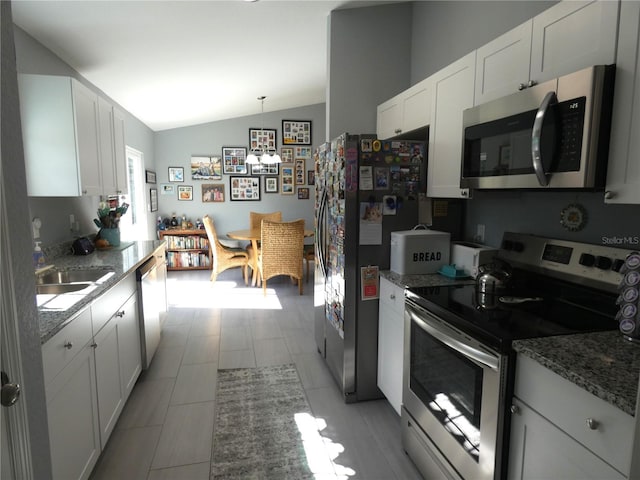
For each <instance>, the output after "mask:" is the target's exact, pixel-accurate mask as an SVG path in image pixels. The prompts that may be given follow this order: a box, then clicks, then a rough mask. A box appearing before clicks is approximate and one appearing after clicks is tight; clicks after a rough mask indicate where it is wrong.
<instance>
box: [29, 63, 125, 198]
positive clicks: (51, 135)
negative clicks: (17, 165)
mask: <svg viewBox="0 0 640 480" xmlns="http://www.w3.org/2000/svg"><path fill="white" fill-rule="evenodd" d="M19 93H20V112H21V117H22V134H23V142H24V155H25V169H26V176H27V193H28V195H29V196H32V197H77V196H81V195H87V196H98V195H109V194H116V193H118V191H119V190H123V191H124V190H125V189H126V181H124V182H123V187H122V188H120V187H119V184H118V168H120V169H121V170H122V171H123V173H124V176H125V177H126V163H125V162H126V159H125V157H124V155H125V154H124V129H123V127H124V121H123V116H122V115H120V122H121V123H120V124H118V120H117V119H116V118H115V115H114V109H113V106H112V105H111V104H110V103H109V102H107V101H106V100H105V99H103V98H101V97H99V96H98V95H97V94H96V93H95V92H93V91H92V90H90V89H89V88H87V87H85V86H84V85H82V84H81V83H80V82H78V81H77V80H75V79H73V78H70V77H63V76H53V75H28V74H21V75H20V76H19ZM120 150H122V152H120ZM118 156H120V158H118ZM117 161H120V162H122V165H121V166H120V167H117Z"/></svg>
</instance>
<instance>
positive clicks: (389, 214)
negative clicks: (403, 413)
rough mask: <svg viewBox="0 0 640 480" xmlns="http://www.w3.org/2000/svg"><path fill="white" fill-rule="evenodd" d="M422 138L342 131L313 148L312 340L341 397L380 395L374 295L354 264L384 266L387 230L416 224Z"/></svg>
mask: <svg viewBox="0 0 640 480" xmlns="http://www.w3.org/2000/svg"><path fill="white" fill-rule="evenodd" d="M424 148H425V145H424V143H422V142H409V141H384V140H377V139H376V138H375V136H372V135H350V134H346V133H345V134H342V135H340V136H339V137H337V138H336V139H334V140H333V141H331V142H330V143H326V144H323V145H321V146H320V147H319V148H318V149H317V150H316V152H315V155H314V156H315V168H316V175H315V182H316V184H315V187H316V197H315V209H316V210H315V211H316V218H315V229H316V237H315V242H316V245H315V247H316V248H315V251H316V262H315V285H314V288H315V290H314V305H315V338H316V343H317V346H318V351H319V352H320V354H321V355H322V357H323V358H324V359H325V361H326V363H327V365H328V367H329V369H330V370H331V373H332V374H333V376H334V378H335V380H336V382H337V383H338V386H339V388H340V390H341V392H342V394H343V396H344V399H345V401H346V402H356V401H361V400H369V399H374V398H380V397H381V396H382V394H381V392H380V391H379V390H378V388H377V385H376V384H377V355H378V353H377V351H378V300H363V299H362V298H363V296H362V279H361V268H362V267H368V266H377V267H378V268H379V269H380V270H385V269H388V268H389V246H390V238H391V234H390V233H391V232H392V231H398V230H409V229H411V228H413V227H414V226H416V225H417V224H418V223H419V222H418V211H419V199H418V193H419V192H424V190H425V189H424V185H425V183H426V164H425V150H424Z"/></svg>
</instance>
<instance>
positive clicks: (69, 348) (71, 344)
mask: <svg viewBox="0 0 640 480" xmlns="http://www.w3.org/2000/svg"><path fill="white" fill-rule="evenodd" d="M62 346H63V347H64V348H66V349H67V350H71V349H72V348H73V343H72V342H70V341H68V340H66V341H65V342H64V343H63V344H62Z"/></svg>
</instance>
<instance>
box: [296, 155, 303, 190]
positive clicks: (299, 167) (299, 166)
mask: <svg viewBox="0 0 640 480" xmlns="http://www.w3.org/2000/svg"><path fill="white" fill-rule="evenodd" d="M304 168H305V167H304V158H296V170H295V172H296V185H304V182H305V178H304V175H305V169H304Z"/></svg>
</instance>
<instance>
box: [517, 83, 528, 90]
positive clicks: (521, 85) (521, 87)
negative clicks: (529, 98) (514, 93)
mask: <svg viewBox="0 0 640 480" xmlns="http://www.w3.org/2000/svg"><path fill="white" fill-rule="evenodd" d="M525 88H527V86H526V85H525V84H524V83H521V84H519V85H518V90H524V89H525Z"/></svg>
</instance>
